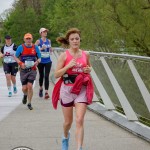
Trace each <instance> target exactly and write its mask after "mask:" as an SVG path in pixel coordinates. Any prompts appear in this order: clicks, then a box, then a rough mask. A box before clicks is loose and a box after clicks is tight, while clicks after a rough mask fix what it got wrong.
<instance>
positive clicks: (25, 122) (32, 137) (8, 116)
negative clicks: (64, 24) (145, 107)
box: [0, 69, 150, 150]
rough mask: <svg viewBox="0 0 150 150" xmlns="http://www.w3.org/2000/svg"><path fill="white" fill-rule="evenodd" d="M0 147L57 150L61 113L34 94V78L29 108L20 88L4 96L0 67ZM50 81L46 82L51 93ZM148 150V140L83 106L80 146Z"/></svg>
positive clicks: (87, 149)
mask: <svg viewBox="0 0 150 150" xmlns="http://www.w3.org/2000/svg"><path fill="white" fill-rule="evenodd" d="M0 75H1V78H0V150H11V149H13V148H15V147H18V146H26V147H30V148H32V149H33V150H48V149H49V150H60V149H61V135H62V123H63V115H62V112H61V107H60V105H59V107H58V110H54V109H53V108H52V104H51V100H44V99H42V98H39V97H38V82H37V81H36V83H35V88H34V96H33V107H34V110H32V111H29V110H28V109H27V107H26V106H25V105H23V104H22V103H21V99H22V92H21V85H20V81H19V76H17V80H18V81H17V85H18V88H19V91H18V93H17V95H13V97H10V98H9V97H7V88H6V83H5V77H4V74H3V73H2V69H0ZM52 88H53V84H52V83H51V84H50V90H49V92H50V93H51V91H52ZM74 133H75V122H74V123H73V127H72V129H71V139H70V150H75V137H74ZM142 149H143V150H149V149H150V143H148V142H146V141H144V140H143V139H141V138H138V137H137V136H135V135H133V134H131V133H129V132H127V131H126V130H124V129H122V128H120V127H118V126H116V125H115V124H113V123H111V122H109V121H107V120H106V119H104V118H102V117H100V116H99V115H97V114H95V113H93V112H91V111H90V110H87V113H86V117H85V140H84V150H142Z"/></svg>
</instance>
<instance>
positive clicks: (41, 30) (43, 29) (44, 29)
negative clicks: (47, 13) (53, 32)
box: [39, 28, 49, 34]
mask: <svg viewBox="0 0 150 150" xmlns="http://www.w3.org/2000/svg"><path fill="white" fill-rule="evenodd" d="M43 31H49V30H48V29H46V28H41V29H40V30H39V33H40V34H41V33H42V32H43Z"/></svg>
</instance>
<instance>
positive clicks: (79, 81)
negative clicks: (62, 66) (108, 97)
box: [52, 73, 94, 109]
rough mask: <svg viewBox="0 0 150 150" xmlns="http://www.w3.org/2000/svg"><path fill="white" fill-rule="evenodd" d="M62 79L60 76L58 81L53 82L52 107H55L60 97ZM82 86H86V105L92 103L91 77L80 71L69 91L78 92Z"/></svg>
mask: <svg viewBox="0 0 150 150" xmlns="http://www.w3.org/2000/svg"><path fill="white" fill-rule="evenodd" d="M62 82H63V80H62V78H60V79H59V80H58V82H57V83H56V84H55V86H54V89H53V92H52V104H53V107H54V109H57V104H58V100H59V97H60V88H61V84H62ZM82 86H86V96H87V102H88V105H89V104H91V103H92V99H93V94H94V86H93V82H92V78H91V76H90V74H87V73H80V74H79V75H78V76H77V77H76V79H75V82H74V84H73V86H72V90H71V93H74V94H77V95H78V94H79V93H80V91H81V88H82Z"/></svg>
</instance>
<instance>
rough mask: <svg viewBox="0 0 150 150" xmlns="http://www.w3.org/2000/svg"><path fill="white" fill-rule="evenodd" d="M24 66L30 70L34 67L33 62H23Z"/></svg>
mask: <svg viewBox="0 0 150 150" xmlns="http://www.w3.org/2000/svg"><path fill="white" fill-rule="evenodd" d="M25 66H26V68H31V67H33V66H34V61H31V60H26V61H25Z"/></svg>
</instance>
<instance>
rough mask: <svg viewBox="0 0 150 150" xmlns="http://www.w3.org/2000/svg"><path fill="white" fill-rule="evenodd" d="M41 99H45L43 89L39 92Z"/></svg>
mask: <svg viewBox="0 0 150 150" xmlns="http://www.w3.org/2000/svg"><path fill="white" fill-rule="evenodd" d="M39 97H43V89H42V90H39Z"/></svg>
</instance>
